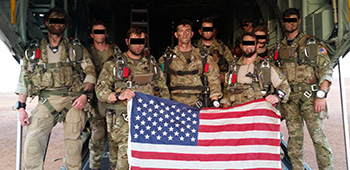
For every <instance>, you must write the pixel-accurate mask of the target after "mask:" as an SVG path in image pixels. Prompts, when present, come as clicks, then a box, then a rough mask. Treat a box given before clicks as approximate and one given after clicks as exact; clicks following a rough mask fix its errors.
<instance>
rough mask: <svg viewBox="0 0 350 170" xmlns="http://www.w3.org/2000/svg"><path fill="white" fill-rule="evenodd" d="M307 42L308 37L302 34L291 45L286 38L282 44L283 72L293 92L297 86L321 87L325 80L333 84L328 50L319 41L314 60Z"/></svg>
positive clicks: (280, 51)
mask: <svg viewBox="0 0 350 170" xmlns="http://www.w3.org/2000/svg"><path fill="white" fill-rule="evenodd" d="M307 41H308V40H307V36H305V35H304V34H302V33H300V34H299V36H298V37H297V38H296V39H295V40H294V41H293V42H292V44H291V45H288V43H287V39H286V37H285V38H284V39H283V40H282V41H281V42H280V48H279V60H280V62H281V71H282V72H283V73H284V75H285V76H286V77H287V80H288V82H289V84H290V85H291V87H292V90H293V87H294V86H295V85H300V86H304V85H310V84H316V85H317V86H319V85H320V84H321V83H322V82H323V81H325V80H327V81H329V82H330V83H331V82H332V75H333V68H332V64H331V61H330V58H329V56H328V54H327V50H326V49H325V48H324V46H323V45H322V44H321V43H320V42H318V41H317V42H316V45H317V46H316V49H315V50H314V51H315V52H314V53H315V56H316V57H314V59H313V58H312V57H311V56H312V52H311V51H310V49H311V47H310V46H308V45H307ZM293 91H295V90H293Z"/></svg>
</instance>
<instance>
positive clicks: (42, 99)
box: [40, 96, 47, 104]
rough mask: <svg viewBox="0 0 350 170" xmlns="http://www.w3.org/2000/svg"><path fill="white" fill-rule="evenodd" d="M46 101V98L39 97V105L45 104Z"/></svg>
mask: <svg viewBox="0 0 350 170" xmlns="http://www.w3.org/2000/svg"><path fill="white" fill-rule="evenodd" d="M46 101H47V98H46V97H44V96H40V103H41V104H45V103H46Z"/></svg>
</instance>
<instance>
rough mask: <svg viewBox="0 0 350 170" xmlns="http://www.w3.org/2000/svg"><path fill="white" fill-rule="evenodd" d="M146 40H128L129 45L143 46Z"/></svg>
mask: <svg viewBox="0 0 350 170" xmlns="http://www.w3.org/2000/svg"><path fill="white" fill-rule="evenodd" d="M145 43H146V39H144V38H130V45H137V44H145Z"/></svg>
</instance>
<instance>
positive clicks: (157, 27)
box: [0, 0, 350, 169]
mask: <svg viewBox="0 0 350 170" xmlns="http://www.w3.org/2000/svg"><path fill="white" fill-rule="evenodd" d="M52 7H60V8H63V9H65V10H66V11H67V13H68V15H69V22H68V26H67V29H66V32H65V36H66V37H68V38H70V39H73V38H78V39H80V42H81V43H82V44H83V45H84V46H88V45H89V44H91V43H92V39H91V37H90V35H89V33H90V32H91V23H92V21H93V20H101V21H103V22H105V23H106V24H107V34H108V37H107V42H108V44H116V45H118V46H119V47H120V48H121V50H122V51H126V50H127V47H126V45H125V34H126V32H127V31H128V29H129V28H130V27H132V26H137V27H143V28H144V29H145V30H146V31H147V34H148V37H149V39H148V41H147V43H146V48H145V50H146V51H147V53H149V54H151V55H153V56H154V57H155V58H156V59H158V58H159V57H160V56H161V55H162V54H163V53H164V51H165V50H166V48H167V47H168V46H170V47H174V46H175V45H176V44H177V39H176V38H175V36H174V27H175V25H176V23H177V22H178V21H180V20H181V19H188V20H190V21H192V22H193V24H194V25H193V29H192V31H193V32H194V36H193V38H192V41H194V40H196V39H199V38H200V35H199V34H198V29H200V26H201V25H200V22H201V20H202V18H204V17H210V18H212V19H213V20H214V25H215V28H216V38H217V39H220V40H222V41H223V42H224V43H225V44H226V45H227V46H228V47H229V48H230V49H233V48H234V47H235V46H236V45H237V43H235V38H236V36H237V35H235V34H234V32H235V31H236V30H238V29H240V28H241V21H242V19H244V18H249V19H250V20H252V22H253V26H256V25H265V26H267V28H268V33H269V34H268V47H269V48H275V47H276V44H277V42H278V41H279V40H280V39H282V38H283V35H284V30H283V27H282V17H281V16H282V12H283V11H284V10H285V9H287V8H289V7H293V8H297V9H299V10H300V12H301V21H302V22H301V24H300V31H301V32H305V33H306V34H307V35H315V36H316V37H317V38H318V39H319V40H322V41H323V43H324V44H325V46H326V48H327V51H328V53H329V55H330V57H331V60H332V62H333V66H334V67H335V66H336V65H338V64H339V65H340V64H341V58H343V57H344V56H345V54H347V52H348V51H349V47H350V37H349V36H350V34H349V30H350V24H349V21H350V18H349V15H350V12H349V1H347V0H234V1H233V0H0V8H1V10H0V39H1V40H2V41H3V42H5V44H6V45H7V47H8V48H9V50H10V51H11V53H12V55H13V57H14V59H15V60H17V62H18V63H20V60H21V58H22V57H23V56H24V51H25V49H26V47H27V46H28V45H29V44H30V43H31V41H32V40H34V39H41V38H44V37H45V36H46V35H47V32H48V31H47V29H46V26H45V24H44V15H45V13H46V12H47V11H48V10H49V9H50V8H52ZM347 133H348V132H347ZM88 138H89V136H88V135H86V137H84V138H83V139H84V140H85V142H84V146H83V153H82V154H83V163H84V165H83V167H84V168H83V169H89V168H88V162H89V158H88V155H89V154H88V152H89V151H88V148H87V144H88ZM106 143H107V142H106ZM281 147H282V148H283V149H284V150H285V151H286V147H287V146H286V143H285V142H284V141H282V142H281ZM106 149H107V148H106ZM103 162H104V163H103V164H104V165H103V166H104V167H103V168H102V169H107V168H108V164H109V163H108V159H107V158H106V159H103ZM282 162H283V164H284V168H285V169H291V163H290V162H289V160H288V154H287V153H286V156H285V158H284V159H283V160H282ZM17 163H18V162H17ZM63 168H64V167H63ZM305 168H306V169H309V167H308V166H307V164H305Z"/></svg>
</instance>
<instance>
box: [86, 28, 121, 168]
mask: <svg viewBox="0 0 350 170" xmlns="http://www.w3.org/2000/svg"><path fill="white" fill-rule="evenodd" d="M90 36H91V38H92V39H93V41H94V44H92V45H91V46H90V50H91V51H90V52H91V59H92V62H93V63H94V65H95V70H96V73H97V75H99V73H100V71H101V69H102V66H103V63H105V62H106V61H107V60H109V59H110V58H111V57H112V56H115V55H116V54H117V53H121V52H120V49H119V47H118V46H116V45H114V46H110V45H109V44H107V43H106V36H107V29H106V25H105V23H104V22H102V21H94V22H93V24H92V30H91V33H90ZM90 103H91V105H92V106H93V111H94V113H91V114H88V120H89V122H90V128H91V138H90V141H89V150H90V165H89V166H90V169H101V157H102V154H103V145H104V141H105V138H104V137H105V131H106V119H105V116H106V115H105V109H104V108H103V103H102V102H100V101H97V98H96V96H94V98H93V99H92V100H91V102H90ZM100 110H101V111H100ZM111 141H112V139H111V136H110V135H108V142H109V162H110V165H112V166H113V165H115V164H116V162H117V153H116V151H117V150H118V149H117V148H116V146H115V144H114V143H113V142H111Z"/></svg>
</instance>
